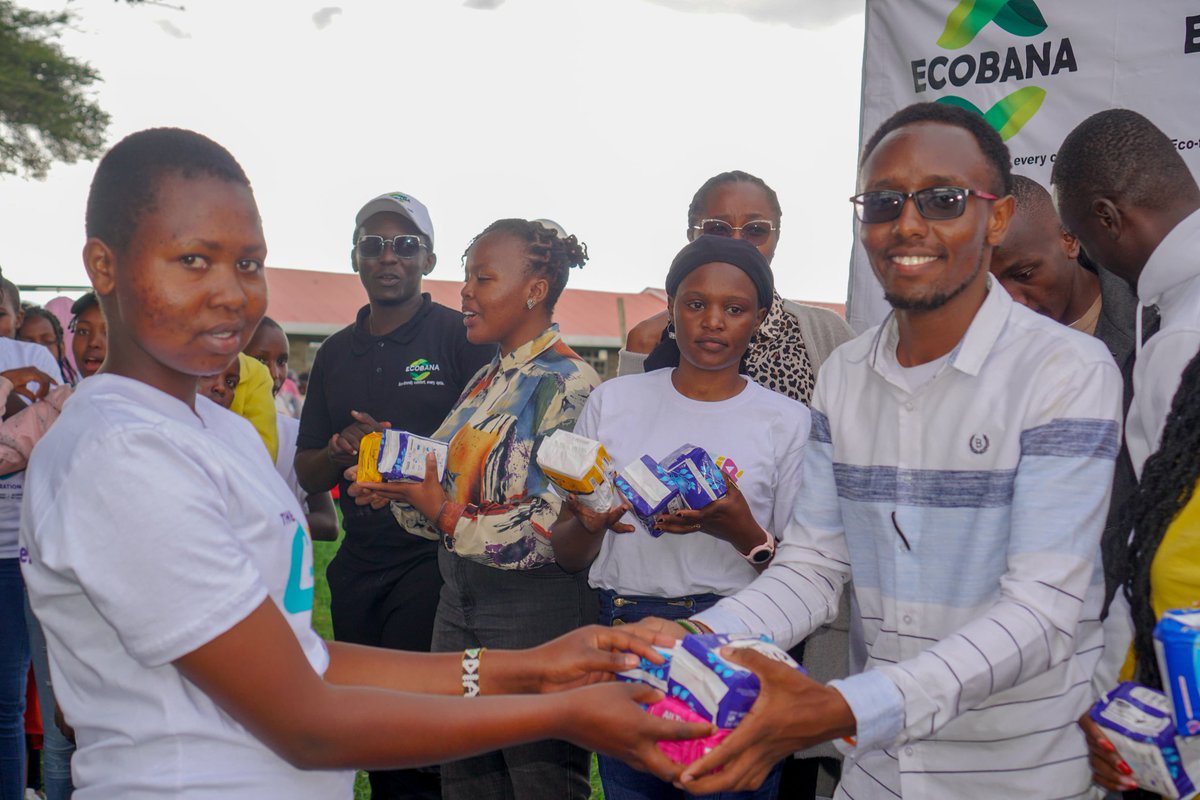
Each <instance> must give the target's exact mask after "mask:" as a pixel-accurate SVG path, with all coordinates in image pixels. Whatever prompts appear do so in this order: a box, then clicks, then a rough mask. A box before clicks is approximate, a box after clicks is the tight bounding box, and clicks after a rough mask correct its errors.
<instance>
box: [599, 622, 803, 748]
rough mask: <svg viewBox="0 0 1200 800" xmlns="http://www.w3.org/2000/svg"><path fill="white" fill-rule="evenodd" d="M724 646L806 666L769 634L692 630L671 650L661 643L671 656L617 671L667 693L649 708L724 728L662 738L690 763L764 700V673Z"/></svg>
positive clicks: (665, 654)
mask: <svg viewBox="0 0 1200 800" xmlns="http://www.w3.org/2000/svg"><path fill="white" fill-rule="evenodd" d="M722 648H739V649H740V648H747V649H752V650H757V651H758V652H760V653H762V654H763V655H765V656H767V657H769V658H773V659H775V660H776V661H782V662H783V663H785V664H787V665H789V666H791V667H793V668H794V669H796V670H799V671H803V670H802V669H801V667H800V665H799V664H797V663H796V662H795V661H794V660H792V658H791V656H789V655H788V654H787V653H785V652H784V651H783V650H781V649H780V648H779V647H778V646H777V645H775V643H774V642H772V641H771V640H770V639H769V638H767V637H766V636H750V635H731V634H723V633H709V634H689V635H687V636H685V637H684V638H683V639H682V640H681V641H679V642H676V644H675V647H673V648H671V649H670V650H667V649H664V648H657V649H658V652H659V653H660V654H661V655H662V656H663V657H664V658H665V659H666V661H665V663H663V664H655V663H653V662H651V661H650V660H648V659H642V662H641V663H640V664H639V665H638V666H637V667H635V668H633V669H631V670H627V671H625V672H621V673H618V674H617V679H618V680H623V681H630V682H638V683H645V684H647V685H649V686H653V687H654V688H655V689H658V690H659V691H661V692H662V693H663V694H665V695H666V697H664V698H663V699H662V700H660V701H659V702H657V703H655V704H654V705H652V706H650V707H649V708H648V709H647V710H648V711H649V712H650V713H651V714H655V715H657V716H660V717H664V718H666V719H675V720H682V721H684V722H707V723H710V724H713V725H715V726H716V727H717V728H718V729H719V730H718V731H717V732H716V733H715V734H713V735H712V736H709V737H706V738H704V739H693V740H690V741H680V742H659V743H658V746H659V748H660V749H661V750H662V751H663V752H664V753H666V754H667V756H668V757H669V758H671V759H672V760H673V761H675V762H676V763H679V764H690V763H692V762H693V761H695V760H696V759H698V758H700V757H701V756H703V755H705V754H706V753H708V752H710V751H711V750H712V749H713V748H714V747H716V746H717V744H719V743H720V742H721V740H722V739H724V738H725V737H726V736H728V735H729V733H730V731H731V730H732V729H733V728H736V727H737V726H738V724H739V723H741V721H742V719H743V718H744V717H745V716H746V714H747V713H748V712H749V711H750V708H751V706H753V705H754V701H755V700H757V699H758V692H759V688H760V684H759V680H758V676H757V675H755V674H754V673H753V672H751V671H750V670H748V669H746V668H744V667H741V666H738V665H737V664H734V663H733V662H732V661H729V660H727V659H725V658H724V657H722V656H721V653H720V651H721V649H722Z"/></svg>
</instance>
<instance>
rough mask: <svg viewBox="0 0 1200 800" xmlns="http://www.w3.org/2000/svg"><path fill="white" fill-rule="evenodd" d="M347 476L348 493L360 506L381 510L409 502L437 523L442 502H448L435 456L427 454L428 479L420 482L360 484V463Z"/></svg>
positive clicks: (426, 471) (346, 473) (426, 476)
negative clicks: (349, 482) (390, 505)
mask: <svg viewBox="0 0 1200 800" xmlns="http://www.w3.org/2000/svg"><path fill="white" fill-rule="evenodd" d="M344 474H345V476H346V480H348V481H351V484H350V486H349V487H347V489H346V491H347V492H349V494H350V496H351V497H353V498H354V502H355V503H356V504H357V505H360V506H365V505H369V506H371V508H375V509H380V508H383V507H384V506H386V505H387V504H388V503H405V504H407V505H410V506H412V507H413V508H415V509H416V510H417V511H419V512H421V514H422V515H424V516H425V517H426V518H428V519H430V520H433V521H436V519H437V515H438V512H439V511H441V510H442V503H444V502H446V491H445V490H444V489H443V488H442V484H441V481H439V480H438V468H437V457H436V456H435V455H434V454H433V453H427V454H426V455H425V480H423V481H421V482H420V483H413V482H411V481H396V482H394V483H365V482H364V483H360V482H359V481H358V465H357V464H356V465H354V466H353V467H350V468H349V469H347V470H346V472H345V473H344Z"/></svg>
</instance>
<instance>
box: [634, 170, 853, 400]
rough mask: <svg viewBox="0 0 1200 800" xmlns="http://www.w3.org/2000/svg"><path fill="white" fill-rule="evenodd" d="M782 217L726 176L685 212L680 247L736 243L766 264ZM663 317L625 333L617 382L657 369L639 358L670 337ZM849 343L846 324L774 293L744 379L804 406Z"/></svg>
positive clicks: (757, 187)
mask: <svg viewBox="0 0 1200 800" xmlns="http://www.w3.org/2000/svg"><path fill="white" fill-rule="evenodd" d="M782 216H783V212H782V210H781V209H780V207H779V198H778V197H776V195H775V192H774V191H773V190H772V189H771V187H769V186H767V184H766V183H765V182H764V181H763V180H762V179H761V178H758V177H756V176H754V175H750V174H749V173H746V172H741V171H739V170H734V171H732V172H723V173H721V174H720V175H715V176H713V177H712V178H709V179H708V180H707V181H706V182H705V183H704V185H703V186H701V187H700V189H699V191H697V192H696V195H695V197H693V198H692V204H691V205H690V206H688V229H687V238H688V241H693V240H694V239H695V238H696V237H697V236H699V235H701V234H709V235H714V236H728V237H733V238H735V239H744V240H745V241H747V242H749V243H750V244H752V245H754V246H755V247H757V248H758V251H759V252H760V253H762V254H763V256H764V257H765V258H766V259H767V263H768V264H769V263H771V260H772V259H773V258H774V257H775V247H776V246H777V245H778V244H779V233H780V219H781V217H782ZM667 323H668V320H667V314H666V312H663V313H662V314H657V315H655V316H653V317H651V318H650V319H648V320H645V321H643V322H641V323H639V324H638V325H636V326H634V328H633V329H632V330H631V331H630V332H629V336H628V339H627V340H626V343H625V349H624V350H622V351H621V353H620V365H619V369H618V372H619V374H621V375H628V374H630V373H637V372H642V371H643V369H644V370H645V371H650V370H651V369H655V368H658V367H662V366H664V364H661V363H659V362H658V360H657V359H655V360H651V362H650V363H649V364H646V354H648V353H650V352H651V351H652V350H653V349H654V348H655V347H656V346H657V345H658V344H659V343H660V342H661V341H663V340H664V339H667V338H669V337H670V336H671V331H670V330H669V329H668V324H667ZM853 337H854V331H853V330H851V328H850V326H849V325H847V324H846V321H845V320H844V319H842V318H841V317H840V316H838V315H837V314H835V313H834V312H832V311H829V310H828V309H824V308H816V307H814V306H806V305H802V304H800V303H794V302H792V301H790V300H784V299H783V298H782V297H780V296H779V293H778V292H776V293H775V297H774V302H773V303H772V304H771V310H770V312H769V313H768V315H767V318H766V320H765V321H764V322H763V324H762V327H760V328H759V330H758V333H757V334H756V335H755V337H754V339H753V340H752V341H751V342H750V348H749V350H747V351H746V359H745V363H744V371H745V373H746V374H747V375H748V376H749V377H750V378H751V379H752V380H754V381H755V382H756V383H758V384H761V385H762V386H765V387H767V388H768V389H771V390H773V391H776V392H779V393H780V394H784V395H787V396H788V397H790V398H792V399H793V400H799V401H800V402H802V403H805V404H807V403H808V401H809V399H810V398H811V397H812V390H813V386H814V385H815V383H816V378H817V373H818V372H819V371H820V369H821V364H822V363H823V362H824V361H825V359H826V358H827V357H828V356H829V354H830V353H831V352H833V349H834V348H835V347H837V346H838V345H839V344H841V343H842V342H845V341H848V340H850V339H852V338H853Z"/></svg>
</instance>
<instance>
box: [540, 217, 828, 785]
mask: <svg viewBox="0 0 1200 800" xmlns="http://www.w3.org/2000/svg"><path fill="white" fill-rule="evenodd" d="M666 289H667V294H668V306H667V308H668V313H669V315H670V325H671V328H672V330H673V336H674V338H673V339H671V340H669V341H670V342H672V343H673V344H671V345H669V346H668V349H669V350H672V351H673V353H672V354H671V356H670V358H669V359H668V360H669V361H671V362H673V363H675V364H676V366H674V367H671V368H665V369H660V370H656V371H654V372H649V373H645V374H641V375H628V376H625V377H620V378H616V379H615V380H611V381H609V382H607V383H605V384H603V385H601V386H600V387H599V388H598V389H596V390H595V391H593V392H592V395H591V396H590V397H589V398H588V402H587V405H586V406H585V407H584V409H583V413H582V414H581V415H580V417H579V421H578V422H577V423H576V424H575V432H576V433H578V434H580V435H583V436H587V437H589V438H592V439H597V440H599V441H600V442H602V443H603V444H604V447H605V449H606V450H607V451H608V453H609V454H610V455H611V456H612V458H613V460H614V463H615V465H616V466H617V467H618V468H620V467H623V466H624V465H625V464H628V463H630V462H632V461H634V460H636V459H637V458H639V457H640V456H642V455H649V456H651V457H652V458H654V459H655V460H659V459H661V458H663V457H664V456H666V455H667V454H669V453H671V452H672V451H673V450H675V449H676V448H677V447H679V446H681V445H684V444H693V445H698V446H700V447H703V448H704V449H705V450H706V451H708V453H709V455H710V456H711V457H712V458H713V459H714V461H716V463H717V465H718V467H719V468H720V469H721V471H722V472H723V473H724V474H725V476H726V482H727V484H728V486H729V493H728V494H727V495H726V496H725V497H724V498H722V499H720V500H718V501H716V502H714V503H712V504H710V505H709V506H707V507H706V508H704V509H702V510H699V511H681V512H677V513H676V514H672V515H660V516H659V517H658V518H657V519H656V527H658V528H659V529H660V530H662V531H664V532H665V533H664V534H663V535H662V536H660V537H658V538H654V537H651V536H650V535H649V533H648V532H647V531H646V530H645V529H644V527H643V524H642V523H641V522H640V521H638V520H637V518H635V517H634V516H633V515H632V514H627V513H626V512H627V511H628V508H627V505H626V504H623V505H622V506H621V507H619V508H616V509H614V510H613V511H611V512H610V513H608V514H606V515H605V514H599V513H596V512H593V511H590V510H588V509H587V508H586V507H584V506H582V505H581V504H580V503H579V502H578V501H577V499H576V498H575V497H573V496H571V497H568V499H567V503H566V510H564V512H563V514H562V515H561V516H560V517H559V520H558V522H557V523H556V524H555V526H554V529H553V535H552V537H551V541H552V542H553V544H554V551H555V557H556V558H557V559H558V563H559V564H560V565H561V566H562V567H563V568H564V569H568V570H581V569H585V568H588V567H589V566H590V574H589V577H590V581H591V583H592V585H593V586H596V587H597V588H598V589H600V592H601V620H600V621H601V623H602V624H607V625H613V624H618V623H622V622H625V623H628V622H634V621H637V620H640V619H643V618H645V617H647V616H655V617H664V618H667V619H681V618H686V617H690V616H691V615H693V614H695V613H698V612H700V611H703V610H705V609H706V608H709V607H711V606H712V605H714V604H715V603H716V602H717V601H718V600H719V599H721V597H723V596H727V595H731V594H734V593H736V592H737V591H738V590H739V589H741V588H742V587H744V586H746V585H747V584H749V583H750V582H751V581H752V580H754V578H755V577H757V575H758V572H759V571H761V570H762V569H764V568H765V567H766V565H767V564H768V563H770V560H771V556H772V554H773V553H774V546H775V536H776V533H778V532H781V531H782V530H783V527H784V524H785V522H786V521H787V519H788V518H789V516H790V515H791V512H792V505H793V501H794V498H795V495H796V492H797V489H798V488H799V482H800V463H801V456H802V453H803V450H804V444H805V442H806V441H807V439H808V432H809V419H810V417H809V412H808V409H807V408H806V407H805V406H804V405H802V404H801V403H799V402H797V401H795V400H792V399H789V398H787V397H784V396H783V395H781V394H778V393H776V392H772V391H770V390H769V389H766V388H763V387H762V386H759V385H758V384H756V383H754V382H753V381H751V380H749V379H747V378H746V376H744V375H743V374H741V370H740V368H741V364H742V359H743V356H744V354H745V352H746V348H747V347H748V346H749V343H750V340H751V337H752V336H753V335H754V332H755V330H756V329H757V327H758V325H759V323H761V322H762V320H763V318H764V317H765V315H766V313H767V309H768V308H769V306H770V304H771V297H772V294H773V283H772V279H771V271H770V269H769V267H768V266H767V262H766V259H765V258H763V256H762V254H761V253H759V251H758V250H757V249H755V248H754V247H753V246H752V245H751V244H749V243H748V242H744V241H741V240H738V239H732V238H728V237H719V236H700V237H698V238H697V239H696V240H695V241H693V242H692V243H691V244H689V245H688V246H687V247H685V248H684V249H683V250H682V251H680V253H679V255H678V256H676V258H675V260H674V262H673V263H672V265H671V269H670V272H669V273H668V275H667V281H666ZM610 531H611V532H610ZM600 776H601V779H602V780H603V782H604V785H605V792H606V793H607V794H609V795H612V796H618V797H621V798H682V797H686V796H687V795H685V794H684V793H683V792H682V791H680V790H679V789H676V788H675V787H673V786H671V785H670V784H668V783H665V782H663V781H659V780H657V779H655V778H654V777H653V776H650V775H645V774H640V773H638V772H636V771H635V770H631V769H630V768H629V767H627V766H625V765H624V764H621V763H620V762H619V761H616V760H614V759H609V758H606V757H602V758H601V759H600ZM777 784H778V774H777V773H776V774H773V775H772V776H771V778H770V779H768V781H767V782H766V783H765V784H764V786H763V788H762V789H760V790H759V791H758V792H747V793H745V794H744V795H743V794H738V795H731V797H747V798H750V797H754V798H770V797H774V796H775V790H776V787H777Z"/></svg>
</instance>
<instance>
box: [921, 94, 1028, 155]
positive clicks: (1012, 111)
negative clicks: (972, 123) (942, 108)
mask: <svg viewBox="0 0 1200 800" xmlns="http://www.w3.org/2000/svg"><path fill="white" fill-rule="evenodd" d="M1045 99H1046V90H1045V89H1042V88H1041V87H1039V86H1026V87H1025V88H1024V89H1017V90H1016V91H1015V92H1013V93H1012V94H1010V95H1008V96H1007V97H1003V98H1001V99H1000V100H999V102H997V103H996V104H995V105H994V106H992V107H991V108H989V109H988V110H987V111H984V110H983V109H981V108H979V106H977V105H975V104H974V103H972V102H971V101H970V100H965V99H963V98H961V97H955V96H954V95H947V96H946V97H941V98H938V100H937V102H939V103H945V104H946V105H948V106H958V107H959V108H965V109H966V110H967V111H974V112H975V113H976V114H979V115H980V116H981V117H983V118H984V119H985V120H987V123H988V125H991V126H992V127H993V128H994V129H995V130H996V133H998V134H1000V138H1001V139H1003V140H1004V141H1006V142H1007V141H1008V140H1009V139H1011V138H1012V137H1013V136H1016V134H1017V131H1019V130H1021V128H1023V127H1025V123H1026V122H1029V120H1030V119H1032V118H1033V115H1034V114H1036V113H1037V112H1038V109H1039V108H1041V107H1042V101H1043V100H1045Z"/></svg>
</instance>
